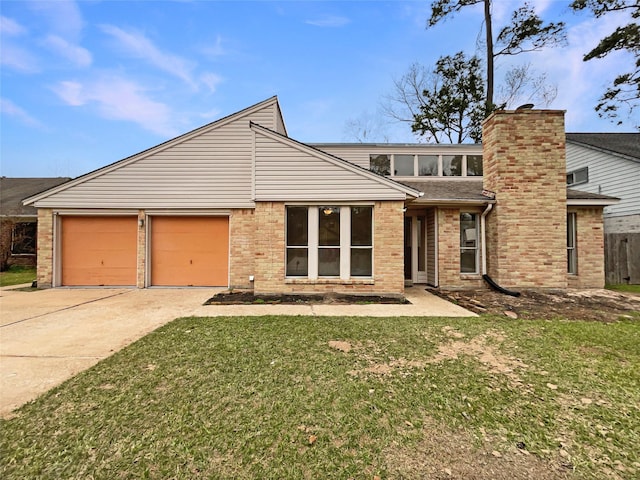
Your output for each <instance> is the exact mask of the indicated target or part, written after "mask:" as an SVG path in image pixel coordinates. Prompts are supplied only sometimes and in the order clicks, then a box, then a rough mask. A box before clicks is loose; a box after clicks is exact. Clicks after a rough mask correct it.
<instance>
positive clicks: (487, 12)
mask: <svg viewBox="0 0 640 480" xmlns="http://www.w3.org/2000/svg"><path fill="white" fill-rule="evenodd" d="M484 26H485V31H486V32H487V41H486V43H487V114H488V113H489V112H490V111H491V110H493V29H492V27H491V0H484Z"/></svg>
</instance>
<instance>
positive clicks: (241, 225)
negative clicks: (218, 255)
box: [229, 209, 257, 289]
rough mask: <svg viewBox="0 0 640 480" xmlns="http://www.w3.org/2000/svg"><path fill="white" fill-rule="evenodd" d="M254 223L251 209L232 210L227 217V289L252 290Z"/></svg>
mask: <svg viewBox="0 0 640 480" xmlns="http://www.w3.org/2000/svg"><path fill="white" fill-rule="evenodd" d="M256 237H257V235H256V222H255V214H254V210H253V209H238V210H232V211H231V216H230V217H229V238H230V240H231V241H230V246H229V287H230V288H243V289H251V288H253V283H252V282H250V281H249V276H250V275H255V273H256V271H255V269H256V267H255V258H256V255H255V252H256Z"/></svg>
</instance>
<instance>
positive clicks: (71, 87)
mask: <svg viewBox="0 0 640 480" xmlns="http://www.w3.org/2000/svg"><path fill="white" fill-rule="evenodd" d="M53 91H54V92H55V93H56V94H57V95H58V96H59V97H60V98H61V99H62V100H63V101H64V102H65V103H67V104H68V105H72V106H85V105H95V106H97V108H98V111H99V112H100V115H102V116H103V117H105V118H109V119H115V120H125V121H129V122H133V123H136V124H138V125H139V126H140V127H142V128H144V129H145V130H148V131H150V132H153V133H156V134H158V135H162V136H174V135H176V131H175V129H174V128H173V127H172V125H171V120H172V115H171V111H170V109H169V107H168V106H167V105H165V104H163V103H160V102H156V101H154V100H152V99H151V98H149V97H148V96H147V95H146V92H145V89H144V88H143V87H142V86H140V85H138V84H136V83H135V82H133V81H131V80H128V79H126V78H122V77H118V76H112V75H110V76H103V77H101V78H98V79H96V80H93V81H90V82H87V83H85V84H82V83H79V82H74V81H67V82H60V83H59V84H58V85H56V86H55V87H53Z"/></svg>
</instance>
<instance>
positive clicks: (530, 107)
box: [516, 103, 533, 112]
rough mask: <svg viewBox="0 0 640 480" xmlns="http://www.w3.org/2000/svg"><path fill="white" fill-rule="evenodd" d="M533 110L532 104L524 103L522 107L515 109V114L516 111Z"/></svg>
mask: <svg viewBox="0 0 640 480" xmlns="http://www.w3.org/2000/svg"><path fill="white" fill-rule="evenodd" d="M532 108H533V103H525V104H524V105H520V106H519V107H518V108H516V112H517V111H518V110H531V109H532Z"/></svg>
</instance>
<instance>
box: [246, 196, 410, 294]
mask: <svg viewBox="0 0 640 480" xmlns="http://www.w3.org/2000/svg"><path fill="white" fill-rule="evenodd" d="M403 207H404V202H402V201H388V202H376V203H375V206H374V253H373V255H374V265H373V268H374V279H373V280H371V279H353V280H340V279H318V280H308V279H286V278H285V205H284V203H281V202H258V203H257V204H256V209H255V228H256V232H258V233H257V235H256V238H255V246H256V247H255V285H254V288H255V291H256V293H261V294H270V293H281V292H284V293H323V292H336V293H355V294H360V293H362V294H385V295H402V294H403V293H404V243H403V242H404V237H403V225H404V215H403V212H402V209H403Z"/></svg>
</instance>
